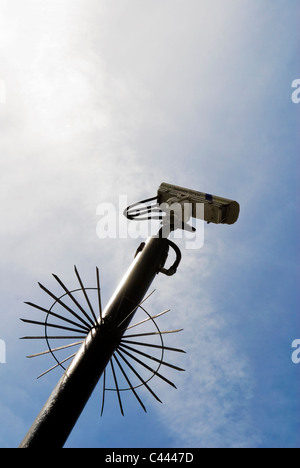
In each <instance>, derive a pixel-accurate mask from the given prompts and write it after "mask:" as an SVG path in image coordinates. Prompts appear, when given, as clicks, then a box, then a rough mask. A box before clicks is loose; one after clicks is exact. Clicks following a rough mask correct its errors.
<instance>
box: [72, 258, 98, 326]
mask: <svg viewBox="0 0 300 468" xmlns="http://www.w3.org/2000/svg"><path fill="white" fill-rule="evenodd" d="M74 270H75V273H76V276H77V279H78V281H79V284H80V286H81V289H82V292H83V294H84V297H85V300H86V302H87V304H88V306H89V309H90V311H91V313H92V316H93V318H94V320H95V323H96V324H97V323H98V319H97V317H96V315H95V312H94V309H93V307H92V304H91V303H90V300H89V298H88V295H87V292H86V290H85V288H84V286H83V283H82V280H81V278H80V275H79V273H78V270H77V268H76V266H74Z"/></svg>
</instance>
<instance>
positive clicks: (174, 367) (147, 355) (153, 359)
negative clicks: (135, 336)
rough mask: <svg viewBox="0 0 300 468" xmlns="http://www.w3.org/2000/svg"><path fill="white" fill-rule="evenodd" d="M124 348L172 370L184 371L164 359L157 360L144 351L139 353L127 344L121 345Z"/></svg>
mask: <svg viewBox="0 0 300 468" xmlns="http://www.w3.org/2000/svg"><path fill="white" fill-rule="evenodd" d="M120 346H121V347H122V349H123V348H126V349H129V350H130V351H133V352H134V353H137V354H140V355H141V356H144V357H146V358H148V359H151V360H152V361H155V362H158V363H159V364H163V365H164V366H167V367H171V368H172V369H175V370H178V371H184V369H181V367H177V366H174V365H173V364H169V363H168V362H165V361H163V360H162V359H157V358H155V357H154V356H151V355H150V354H147V353H143V352H142V351H139V350H138V349H135V348H132V346H127V345H126V344H122V345H120Z"/></svg>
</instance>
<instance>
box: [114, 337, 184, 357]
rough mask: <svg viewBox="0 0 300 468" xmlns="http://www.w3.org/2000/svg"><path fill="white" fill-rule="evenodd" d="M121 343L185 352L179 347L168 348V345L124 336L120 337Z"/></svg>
mask: <svg viewBox="0 0 300 468" xmlns="http://www.w3.org/2000/svg"><path fill="white" fill-rule="evenodd" d="M125 338H126V336H125ZM121 343H129V344H134V345H139V346H147V347H150V348H160V349H164V350H166V351H176V352H178V353H185V351H184V350H183V349H179V348H170V347H169V346H165V345H155V344H152V343H142V342H141V341H132V340H126V339H124V338H122V339H121Z"/></svg>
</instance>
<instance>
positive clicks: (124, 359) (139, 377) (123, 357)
mask: <svg viewBox="0 0 300 468" xmlns="http://www.w3.org/2000/svg"><path fill="white" fill-rule="evenodd" d="M116 353H118V355H119V356H120V357H121V358H122V359H123V361H124V362H125V363H126V364H127V366H128V367H129V369H131V370H132V372H133V373H134V374H135V375H136V376H137V378H138V379H139V380H140V381H141V382H142V384H143V385H145V387H146V388H147V390H148V391H149V392H150V393H151V395H152V396H154V398H155V399H156V400H157V401H159V402H160V403H162V401H161V400H160V399H159V398H158V396H157V395H156V394H155V393H154V391H153V390H152V389H151V388H150V387H149V385H148V384H147V382H145V380H144V379H143V378H142V377H141V376H140V374H139V373H138V372H137V371H136V370H135V368H134V367H133V366H132V365H131V364H130V363H129V362H128V361H127V359H126V358H125V356H123V354H122V353H121V352H120V349H117V350H116Z"/></svg>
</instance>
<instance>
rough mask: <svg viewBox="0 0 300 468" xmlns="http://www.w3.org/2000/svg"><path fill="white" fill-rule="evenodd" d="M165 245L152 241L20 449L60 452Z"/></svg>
mask: <svg viewBox="0 0 300 468" xmlns="http://www.w3.org/2000/svg"><path fill="white" fill-rule="evenodd" d="M168 250H169V241H168V240H167V239H165V238H160V237H151V238H150V239H148V241H147V242H146V244H145V245H144V244H142V246H141V248H140V251H138V253H137V255H136V257H135V259H134V261H133V262H132V264H131V266H130V268H129V270H128V271H127V273H126V274H125V276H124V277H123V279H122V281H121V283H120V284H119V286H118V288H117V289H116V291H115V293H114V294H113V296H112V298H111V299H110V301H109V303H108V305H107V306H106V308H105V309H104V311H103V319H102V322H101V319H100V318H99V325H98V326H97V327H95V328H93V329H92V330H91V331H90V332H89V334H88V335H87V337H86V339H85V341H84V342H83V343H82V345H81V347H80V349H79V350H78V352H77V354H76V356H75V357H74V359H73V361H72V362H71V364H70V366H69V367H68V369H67V370H66V372H65V373H64V375H63V376H62V377H61V379H60V380H59V382H58V384H57V385H56V387H55V388H54V390H53V392H52V393H51V395H50V397H49V398H48V400H47V402H46V404H45V405H44V407H43V408H42V410H41V412H40V413H39V415H38V416H37V418H36V420H35V421H34V423H33V425H32V426H31V428H30V429H29V431H28V433H27V435H26V436H25V438H24V440H23V441H22V443H21V444H20V446H19V448H41V447H53V448H61V447H63V446H64V444H65V442H66V440H67V438H68V436H69V434H70V433H71V431H72V429H73V427H74V425H75V423H76V421H77V419H78V417H79V416H80V414H81V412H82V410H83V408H84V407H85V405H86V403H87V401H88V399H89V397H90V396H91V394H92V392H93V390H94V388H95V386H96V384H97V382H98V381H99V379H100V377H101V375H102V373H103V371H104V369H105V367H106V365H107V364H108V362H109V360H110V358H111V356H112V354H113V353H114V351H115V349H116V348H117V346H118V344H119V342H120V339H121V338H122V336H123V334H124V332H125V330H126V328H127V326H128V324H129V323H130V321H131V319H132V318H133V316H134V312H135V310H136V308H137V307H138V305H139V304H140V303H141V301H142V300H143V298H144V296H145V294H146V292H147V290H148V289H149V287H150V285H151V283H152V281H153V280H154V278H155V276H156V275H157V274H158V273H159V271H160V270H161V269H162V268H163V266H164V264H165V261H166V259H167V256H168Z"/></svg>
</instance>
